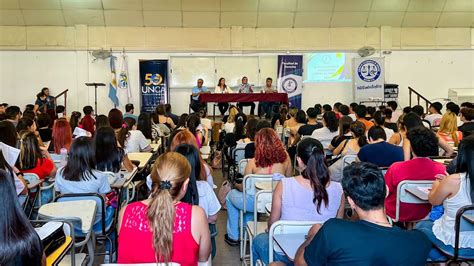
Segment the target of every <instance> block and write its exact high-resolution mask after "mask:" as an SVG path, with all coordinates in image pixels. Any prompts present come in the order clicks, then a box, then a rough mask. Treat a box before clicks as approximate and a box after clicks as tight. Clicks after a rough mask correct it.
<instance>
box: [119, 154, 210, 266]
mask: <svg viewBox="0 0 474 266" xmlns="http://www.w3.org/2000/svg"><path fill="white" fill-rule="evenodd" d="M190 174H191V166H190V165H189V162H188V161H187V160H186V158H185V157H184V156H182V155H181V154H178V153H176V152H168V153H165V154H163V155H161V156H160V157H159V158H158V159H157V160H156V162H155V164H154V165H153V168H152V171H151V178H152V181H153V191H152V193H151V195H150V197H149V198H148V199H146V200H143V201H138V202H134V203H130V204H129V205H127V206H126V207H125V208H122V210H121V212H120V215H119V220H118V230H117V231H118V235H119V238H118V261H117V262H118V263H156V262H175V263H179V264H181V265H197V263H198V261H202V262H204V261H207V260H208V258H209V255H210V253H211V239H210V234H209V228H208V226H207V224H208V222H207V217H206V214H205V213H204V211H203V210H202V208H201V207H199V206H192V205H190V204H188V203H184V202H180V200H181V199H182V198H183V197H184V194H185V192H186V188H187V186H188V183H189V178H188V177H189V176H190ZM137 225H141V226H137Z"/></svg>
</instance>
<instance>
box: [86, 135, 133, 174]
mask: <svg viewBox="0 0 474 266" xmlns="http://www.w3.org/2000/svg"><path fill="white" fill-rule="evenodd" d="M94 144H95V162H96V169H97V170H99V171H110V172H114V173H118V172H119V171H120V169H121V168H122V165H123V167H124V168H125V169H126V170H127V171H129V172H131V171H132V170H133V164H132V162H131V161H130V160H129V159H128V156H127V154H125V152H124V150H123V149H122V148H121V147H119V145H118V141H117V138H116V136H115V132H114V130H113V129H112V128H111V127H101V128H99V129H97V131H96V132H95V136H94Z"/></svg>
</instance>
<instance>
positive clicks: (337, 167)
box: [329, 121, 368, 182]
mask: <svg viewBox="0 0 474 266" xmlns="http://www.w3.org/2000/svg"><path fill="white" fill-rule="evenodd" d="M351 134H352V138H351V139H347V140H344V141H343V142H341V144H339V146H337V148H336V149H335V150H334V151H333V152H332V154H333V155H336V156H337V155H341V158H340V159H338V160H337V161H336V162H335V163H333V164H332V165H331V166H330V167H329V171H330V172H331V180H333V181H336V182H340V181H341V175H342V170H343V167H344V165H343V160H342V157H344V156H347V155H357V153H359V150H360V148H362V147H364V146H365V145H367V144H368V142H367V137H366V136H365V125H364V123H362V122H360V121H355V122H352V124H351Z"/></svg>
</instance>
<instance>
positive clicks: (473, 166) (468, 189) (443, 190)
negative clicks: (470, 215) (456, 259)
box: [416, 136, 474, 261]
mask: <svg viewBox="0 0 474 266" xmlns="http://www.w3.org/2000/svg"><path fill="white" fill-rule="evenodd" d="M456 168H457V169H456V173H454V174H452V175H448V176H444V175H440V176H437V178H436V180H435V182H434V183H433V187H432V188H431V191H430V193H429V195H428V198H429V201H430V203H431V204H433V206H436V205H441V204H442V205H443V208H444V213H443V216H441V218H439V219H438V220H436V221H434V222H433V221H431V220H424V221H421V222H419V223H418V224H417V225H416V229H417V230H420V231H422V232H423V233H425V234H426V235H427V236H428V238H429V240H430V241H431V243H432V244H433V247H432V248H431V251H430V253H429V258H430V259H431V260H434V261H439V260H445V259H446V257H445V255H444V254H443V253H442V252H440V251H439V249H441V250H443V251H444V252H446V253H448V254H450V255H451V256H453V253H454V245H455V241H456V236H455V223H456V213H457V212H458V211H459V209H461V208H462V207H464V206H468V205H472V204H473V200H472V199H474V136H470V137H468V138H465V139H464V140H463V141H461V144H460V145H459V153H458V158H457V166H456ZM436 247H437V248H436ZM459 248H460V249H459V253H458V254H459V256H460V257H464V258H466V257H467V258H471V259H474V232H473V231H463V230H461V232H460V233H459Z"/></svg>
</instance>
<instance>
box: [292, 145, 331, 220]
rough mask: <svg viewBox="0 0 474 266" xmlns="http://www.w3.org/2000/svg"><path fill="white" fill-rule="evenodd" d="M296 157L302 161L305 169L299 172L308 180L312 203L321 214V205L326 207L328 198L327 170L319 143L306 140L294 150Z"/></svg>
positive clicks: (321, 146) (324, 156)
mask: <svg viewBox="0 0 474 266" xmlns="http://www.w3.org/2000/svg"><path fill="white" fill-rule="evenodd" d="M296 154H297V156H298V157H299V158H300V159H301V161H303V163H304V164H305V166H306V168H305V169H304V170H303V171H302V172H301V175H302V176H303V177H304V178H305V179H309V181H310V182H311V186H312V187H313V192H314V193H313V194H314V196H313V203H314V204H316V209H317V211H318V213H321V212H320V210H321V203H323V202H324V206H326V207H327V206H328V202H329V198H328V192H327V190H326V185H327V184H328V183H329V168H328V165H327V163H326V155H325V154H324V148H323V145H322V144H321V142H319V141H318V140H316V139H312V138H306V139H304V140H302V141H300V143H299V144H298V146H297V148H296Z"/></svg>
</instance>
